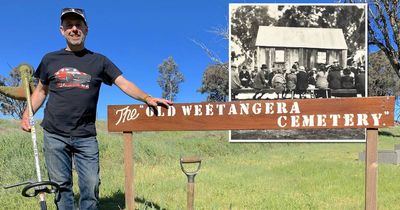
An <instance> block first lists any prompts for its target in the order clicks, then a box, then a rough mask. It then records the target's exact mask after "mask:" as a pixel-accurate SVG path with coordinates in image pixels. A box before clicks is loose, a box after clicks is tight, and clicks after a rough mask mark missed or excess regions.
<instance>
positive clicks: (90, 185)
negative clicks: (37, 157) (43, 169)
mask: <svg viewBox="0 0 400 210" xmlns="http://www.w3.org/2000/svg"><path fill="white" fill-rule="evenodd" d="M43 133H44V155H45V159H46V165H47V170H48V173H49V178H50V180H51V181H54V182H56V183H57V184H59V185H60V191H59V192H58V193H57V194H56V196H55V204H56V205H57V209H59V210H73V209H75V207H74V192H73V191H72V185H73V183H72V180H73V179H72V161H74V163H75V168H76V171H77V173H78V184H79V193H80V199H79V206H80V207H79V209H80V210H92V209H99V185H100V178H99V147H98V143H97V139H96V136H91V137H65V136H60V135H57V134H54V133H50V132H48V131H46V130H43Z"/></svg>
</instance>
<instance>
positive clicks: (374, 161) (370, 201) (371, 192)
mask: <svg viewBox="0 0 400 210" xmlns="http://www.w3.org/2000/svg"><path fill="white" fill-rule="evenodd" d="M365 155H366V157H365V209H366V210H376V209H377V204H376V203H377V186H378V185H377V178H378V129H377V128H367V143H366V153H365Z"/></svg>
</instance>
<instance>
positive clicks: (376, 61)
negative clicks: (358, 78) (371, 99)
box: [368, 51, 400, 96]
mask: <svg viewBox="0 0 400 210" xmlns="http://www.w3.org/2000/svg"><path fill="white" fill-rule="evenodd" d="M368 61H369V66H368V95H370V96H393V95H400V83H398V82H397V81H398V78H397V76H396V74H395V73H394V71H393V70H391V69H392V66H391V65H390V62H389V59H388V58H387V57H386V55H385V54H384V53H383V52H382V51H379V52H375V53H371V54H369V59H368Z"/></svg>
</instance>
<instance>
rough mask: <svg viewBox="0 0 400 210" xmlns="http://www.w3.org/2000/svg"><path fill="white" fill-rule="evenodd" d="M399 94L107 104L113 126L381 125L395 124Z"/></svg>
mask: <svg viewBox="0 0 400 210" xmlns="http://www.w3.org/2000/svg"><path fill="white" fill-rule="evenodd" d="M394 100H395V98H394V97H367V98H340V99H306V100H304V99H303V100H257V101H234V102H224V103H182V104H174V105H173V106H170V107H169V109H166V108H163V107H157V109H152V108H150V107H148V106H147V105H144V104H141V105H110V106H108V130H109V131H111V132H124V131H125V132H127V131H178V130H179V131H183V130H193V131H201V130H252V129H311V128H380V127H388V126H393V125H394Z"/></svg>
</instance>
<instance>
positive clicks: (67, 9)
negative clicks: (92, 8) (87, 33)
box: [61, 8, 85, 16]
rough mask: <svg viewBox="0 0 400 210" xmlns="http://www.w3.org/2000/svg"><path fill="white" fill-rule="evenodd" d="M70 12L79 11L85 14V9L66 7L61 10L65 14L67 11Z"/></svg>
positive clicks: (80, 13)
mask: <svg viewBox="0 0 400 210" xmlns="http://www.w3.org/2000/svg"><path fill="white" fill-rule="evenodd" d="M69 12H73V13H77V14H79V15H82V16H85V10H83V9H79V8H64V9H62V11H61V15H63V14H65V13H69Z"/></svg>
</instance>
